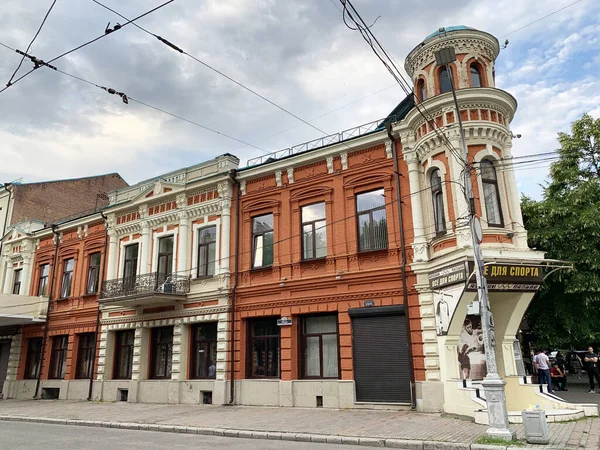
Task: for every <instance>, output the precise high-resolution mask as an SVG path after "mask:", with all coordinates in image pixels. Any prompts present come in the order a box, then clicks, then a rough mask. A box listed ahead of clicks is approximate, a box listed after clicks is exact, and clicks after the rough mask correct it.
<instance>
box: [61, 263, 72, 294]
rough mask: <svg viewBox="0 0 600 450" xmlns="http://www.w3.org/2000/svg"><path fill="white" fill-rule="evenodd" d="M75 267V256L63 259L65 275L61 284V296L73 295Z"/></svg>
mask: <svg viewBox="0 0 600 450" xmlns="http://www.w3.org/2000/svg"><path fill="white" fill-rule="evenodd" d="M74 268H75V260H74V259H73V258H69V259H65V260H64V261H63V276H62V283H61V284H60V298H67V297H70V296H71V285H72V284H73V269H74Z"/></svg>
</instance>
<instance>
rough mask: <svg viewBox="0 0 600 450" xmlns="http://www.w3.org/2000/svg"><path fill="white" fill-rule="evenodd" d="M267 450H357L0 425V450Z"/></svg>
mask: <svg viewBox="0 0 600 450" xmlns="http://www.w3.org/2000/svg"><path fill="white" fill-rule="evenodd" d="M166 448H168V449H184V448H193V449H199V450H203V449H217V448H218V449H233V450H242V449H244V450H247V449H261V450H262V449H264V450H275V449H282V450H300V449H302V450H354V449H364V448H365V447H364V446H363V447H359V446H354V445H334V444H310V443H308V442H288V441H269V440H262V439H240V438H226V437H214V436H201V435H193V434H177V433H161V432H155V431H135V430H119V429H113V428H95V427H80V426H68V425H48V424H41V423H30V422H0V450H26V449H27V450H29V449H32V450H34V449H35V450H40V449H44V450H46V449H48V450H53V449H60V450H75V449H77V450H81V449H86V450H87V449H90V450H118V449H127V450H129V449H140V450H142V449H143V450H153V449H161V450H162V449H166Z"/></svg>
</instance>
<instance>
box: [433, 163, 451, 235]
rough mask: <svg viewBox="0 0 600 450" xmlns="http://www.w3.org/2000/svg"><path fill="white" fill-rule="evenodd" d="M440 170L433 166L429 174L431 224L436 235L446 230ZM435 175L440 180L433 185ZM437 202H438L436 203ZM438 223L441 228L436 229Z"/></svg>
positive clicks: (444, 232)
mask: <svg viewBox="0 0 600 450" xmlns="http://www.w3.org/2000/svg"><path fill="white" fill-rule="evenodd" d="M441 175H442V172H441V170H440V169H439V168H437V167H434V168H433V169H432V170H431V173H430V174H429V185H430V187H431V201H432V203H433V225H434V227H435V234H436V236H443V235H445V234H446V233H447V232H448V229H447V227H446V211H445V203H444V188H443V186H442V183H443V181H442V176H441ZM434 176H437V177H438V179H439V180H440V182H439V184H436V185H434V182H433V177H434ZM438 202H439V203H440V204H439V205H438ZM438 208H439V210H440V212H441V214H442V217H441V218H442V220H441V222H439V221H438V217H437V211H438ZM438 224H440V225H441V226H442V228H441V229H438Z"/></svg>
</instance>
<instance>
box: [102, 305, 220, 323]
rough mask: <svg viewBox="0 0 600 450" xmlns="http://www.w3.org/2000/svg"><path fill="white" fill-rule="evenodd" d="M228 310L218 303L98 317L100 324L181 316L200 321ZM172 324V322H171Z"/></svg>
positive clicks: (168, 318)
mask: <svg viewBox="0 0 600 450" xmlns="http://www.w3.org/2000/svg"><path fill="white" fill-rule="evenodd" d="M103 311H104V312H109V311H110V310H108V309H103ZM227 312H229V306H228V305H222V306H221V305H219V306H212V307H206V308H202V309H198V308H193V309H192V308H190V309H189V310H185V309H184V310H181V309H180V310H174V311H165V312H161V313H155V314H139V315H134V316H121V317H108V318H102V319H100V323H101V324H102V326H105V325H115V324H124V323H132V324H134V325H133V326H132V328H133V327H134V326H135V324H136V323H139V322H151V321H157V320H173V321H174V320H177V319H183V318H194V321H197V322H201V321H205V319H204V317H206V316H210V315H213V314H222V313H227ZM173 324H174V323H173Z"/></svg>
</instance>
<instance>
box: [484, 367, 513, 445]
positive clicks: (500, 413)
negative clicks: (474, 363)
mask: <svg viewBox="0 0 600 450" xmlns="http://www.w3.org/2000/svg"><path fill="white" fill-rule="evenodd" d="M481 384H482V385H483V389H484V391H485V399H486V402H487V409H488V417H489V420H490V427H489V428H488V429H487V431H486V435H487V436H488V437H491V438H497V439H504V440H505V441H512V440H514V439H516V432H515V431H514V430H511V429H510V428H509V425H508V409H507V407H506V395H505V393H504V386H505V385H506V382H505V381H504V380H503V379H502V378H500V377H499V376H498V374H496V373H491V374H488V375H487V376H486V377H485V378H484V379H483V382H482V383H481Z"/></svg>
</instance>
